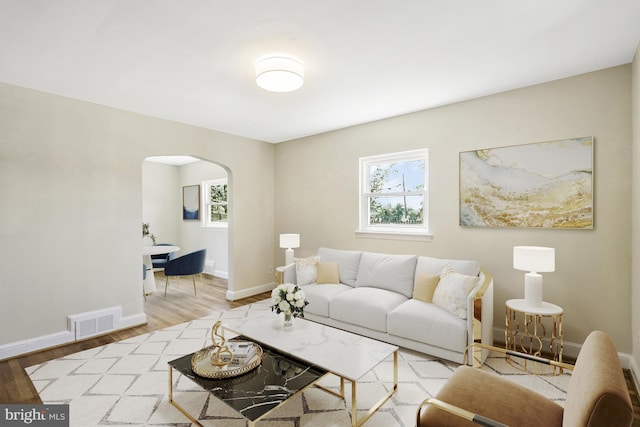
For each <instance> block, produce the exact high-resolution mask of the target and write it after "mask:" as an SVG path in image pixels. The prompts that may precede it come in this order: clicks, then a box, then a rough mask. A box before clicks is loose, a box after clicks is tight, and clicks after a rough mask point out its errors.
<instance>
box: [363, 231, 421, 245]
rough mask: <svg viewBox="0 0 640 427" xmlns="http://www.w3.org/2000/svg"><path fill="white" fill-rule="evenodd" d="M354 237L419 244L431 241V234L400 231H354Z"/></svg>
mask: <svg viewBox="0 0 640 427" xmlns="http://www.w3.org/2000/svg"><path fill="white" fill-rule="evenodd" d="M356 237H362V238H365V239H387V240H412V241H420V242H429V241H431V240H433V234H431V233H429V232H422V233H403V232H400V231H369V230H367V231H363V230H356Z"/></svg>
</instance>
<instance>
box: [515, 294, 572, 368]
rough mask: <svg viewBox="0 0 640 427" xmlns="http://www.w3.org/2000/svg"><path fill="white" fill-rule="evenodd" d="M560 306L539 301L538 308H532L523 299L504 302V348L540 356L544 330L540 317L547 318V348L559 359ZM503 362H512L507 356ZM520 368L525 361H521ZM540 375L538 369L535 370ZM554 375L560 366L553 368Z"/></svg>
mask: <svg viewBox="0 0 640 427" xmlns="http://www.w3.org/2000/svg"><path fill="white" fill-rule="evenodd" d="M562 316H563V309H562V307H560V306H558V305H555V304H551V303H548V302H543V303H542V306H541V307H533V306H530V305H528V304H527V302H526V301H525V300H524V299H511V300H508V301H507V302H506V303H505V330H504V339H505V346H506V348H507V350H513V351H519V352H523V353H527V354H531V355H534V356H540V357H542V356H543V352H544V351H545V344H544V343H543V340H545V339H546V338H547V337H546V333H547V330H546V328H545V325H544V323H543V319H545V318H549V319H551V324H552V325H551V328H550V333H551V334H550V337H548V339H549V345H548V347H547V349H548V350H549V352H550V353H551V357H552V358H553V360H555V361H557V362H562V349H563V337H562ZM506 358H507V361H508V362H509V363H511V365H514V364H513V363H512V361H511V358H510V357H509V356H506ZM524 369H525V370H529V369H528V368H527V362H526V361H525V362H524ZM535 373H538V374H540V372H535ZM552 373H553V374H554V375H556V374H561V373H562V369H561V368H556V367H554V368H553V372H552Z"/></svg>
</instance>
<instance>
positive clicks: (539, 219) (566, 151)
mask: <svg viewBox="0 0 640 427" xmlns="http://www.w3.org/2000/svg"><path fill="white" fill-rule="evenodd" d="M460 225H461V226H470V227H520V228H559V229H563V228H564V229H592V228H593V137H581V138H572V139H565V140H559V141H549V142H538V143H533V144H525V145H516V146H510V147H499V148H488V149H482V150H473V151H464V152H461V153H460Z"/></svg>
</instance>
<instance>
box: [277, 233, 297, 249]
mask: <svg viewBox="0 0 640 427" xmlns="http://www.w3.org/2000/svg"><path fill="white" fill-rule="evenodd" d="M280 247H281V248H286V249H291V248H299V247H300V235H299V234H281V235H280Z"/></svg>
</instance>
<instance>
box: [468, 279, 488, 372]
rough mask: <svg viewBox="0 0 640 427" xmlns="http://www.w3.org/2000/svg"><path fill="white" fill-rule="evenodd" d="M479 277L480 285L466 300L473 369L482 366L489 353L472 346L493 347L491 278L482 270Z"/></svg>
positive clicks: (470, 357)
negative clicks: (479, 344)
mask: <svg viewBox="0 0 640 427" xmlns="http://www.w3.org/2000/svg"><path fill="white" fill-rule="evenodd" d="M479 277H480V280H481V282H480V284H479V285H478V286H477V287H476V288H475V289H474V290H473V291H472V292H471V293H470V294H469V297H468V298H467V331H468V332H467V333H468V340H467V345H468V346H470V347H469V349H468V351H469V353H468V357H469V360H470V362H471V364H472V365H473V366H475V367H478V366H480V365H481V364H482V362H483V361H484V360H485V359H486V358H487V356H488V355H489V351H488V350H486V349H482V348H480V347H471V346H472V344H474V343H482V344H485V345H493V277H492V276H491V274H489V273H488V272H487V271H485V270H482V269H481V270H480V274H479Z"/></svg>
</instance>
